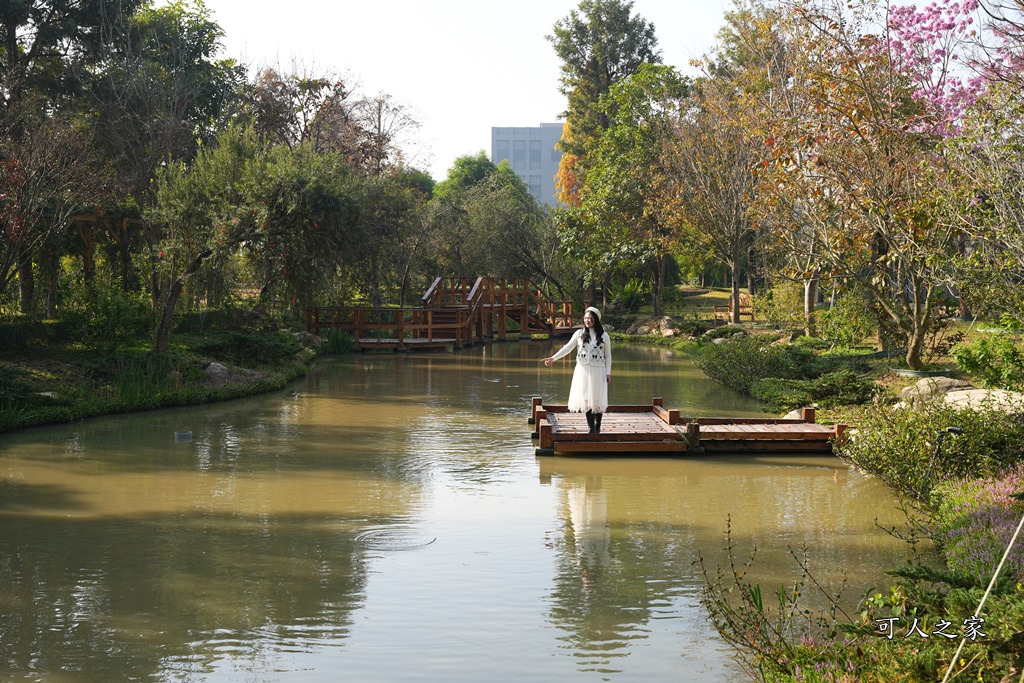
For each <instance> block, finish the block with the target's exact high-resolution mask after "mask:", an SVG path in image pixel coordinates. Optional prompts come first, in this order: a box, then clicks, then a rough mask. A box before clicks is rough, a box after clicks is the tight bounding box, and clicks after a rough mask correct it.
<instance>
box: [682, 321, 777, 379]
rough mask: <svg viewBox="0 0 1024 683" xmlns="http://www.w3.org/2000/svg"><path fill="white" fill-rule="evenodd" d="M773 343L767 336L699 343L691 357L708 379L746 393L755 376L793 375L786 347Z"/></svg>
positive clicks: (757, 377)
mask: <svg viewBox="0 0 1024 683" xmlns="http://www.w3.org/2000/svg"><path fill="white" fill-rule="evenodd" d="M719 329H724V328H719ZM773 342H774V339H773V338H771V337H762V336H744V337H738V338H736V339H730V340H728V341H726V342H724V343H721V344H701V345H700V346H699V347H698V348H697V349H696V351H695V352H694V360H695V361H696V363H697V365H698V366H700V369H701V370H703V371H704V374H706V375H707V376H708V377H710V378H711V379H713V380H715V381H716V382H718V383H720V384H724V385H725V386H728V387H732V388H733V389H736V390H737V391H739V392H741V393H744V394H748V395H749V394H750V386H751V384H753V383H754V382H756V381H757V380H759V379H762V378H765V377H781V378H792V379H796V378H797V375H796V374H795V373H794V371H793V368H792V366H791V363H790V360H791V359H790V358H789V354H788V353H787V351H786V347H784V346H780V345H777V344H774V343H773Z"/></svg>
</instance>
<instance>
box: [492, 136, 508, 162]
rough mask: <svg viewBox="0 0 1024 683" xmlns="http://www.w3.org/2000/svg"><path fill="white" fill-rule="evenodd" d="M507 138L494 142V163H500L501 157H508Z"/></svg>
mask: <svg viewBox="0 0 1024 683" xmlns="http://www.w3.org/2000/svg"><path fill="white" fill-rule="evenodd" d="M508 154H509V147H508V140H497V141H496V142H495V143H494V163H495V164H500V163H501V162H502V160H503V159H508Z"/></svg>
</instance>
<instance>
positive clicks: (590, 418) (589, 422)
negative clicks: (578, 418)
mask: <svg viewBox="0 0 1024 683" xmlns="http://www.w3.org/2000/svg"><path fill="white" fill-rule="evenodd" d="M587 426H588V427H590V429H589V430H587V434H593V433H594V414H593V413H592V412H590V411H589V410H588V411H587Z"/></svg>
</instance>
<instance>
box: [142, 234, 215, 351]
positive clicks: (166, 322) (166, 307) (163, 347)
mask: <svg viewBox="0 0 1024 683" xmlns="http://www.w3.org/2000/svg"><path fill="white" fill-rule="evenodd" d="M212 253H213V250H212V249H204V250H203V251H201V252H199V253H198V254H197V255H196V257H195V258H194V259H192V262H191V263H190V264H188V267H187V268H186V269H185V270H184V271H182V273H181V275H179V276H178V277H177V279H175V280H174V282H172V283H171V286H170V287H168V288H167V294H166V296H165V298H164V300H163V306H162V307H161V308H160V322H159V324H158V325H157V328H156V343H155V349H154V350H155V351H156V352H157V353H166V352H167V349H168V348H170V342H171V325H172V323H173V322H174V309H175V308H176V307H177V305H178V298H179V297H180V296H181V291H182V290H183V289H184V288H185V280H186V279H188V277H189V276H190V275H192V273H194V272H196V271H197V270H199V267H200V266H201V265H203V261H205V260H206V258H207V257H208V256H209V255H210V254H212Z"/></svg>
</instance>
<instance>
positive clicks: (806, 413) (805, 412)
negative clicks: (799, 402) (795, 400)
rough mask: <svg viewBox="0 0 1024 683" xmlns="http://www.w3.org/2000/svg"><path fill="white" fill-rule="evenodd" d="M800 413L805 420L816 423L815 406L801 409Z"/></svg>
mask: <svg viewBox="0 0 1024 683" xmlns="http://www.w3.org/2000/svg"><path fill="white" fill-rule="evenodd" d="M800 415H801V416H802V417H803V420H804V422H810V423H812V424H813V423H814V408H804V409H802V410H801V411H800Z"/></svg>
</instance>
